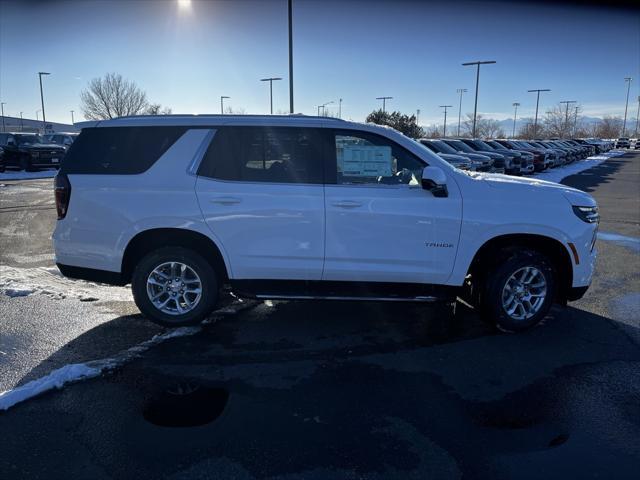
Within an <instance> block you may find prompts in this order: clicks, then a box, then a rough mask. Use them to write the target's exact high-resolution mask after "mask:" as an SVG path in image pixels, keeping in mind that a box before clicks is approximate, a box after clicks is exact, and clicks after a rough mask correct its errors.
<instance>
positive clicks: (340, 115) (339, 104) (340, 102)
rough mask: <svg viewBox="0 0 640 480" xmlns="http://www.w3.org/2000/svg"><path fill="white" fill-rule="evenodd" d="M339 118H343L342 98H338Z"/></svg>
mask: <svg viewBox="0 0 640 480" xmlns="http://www.w3.org/2000/svg"><path fill="white" fill-rule="evenodd" d="M338 118H342V99H341V98H340V99H338Z"/></svg>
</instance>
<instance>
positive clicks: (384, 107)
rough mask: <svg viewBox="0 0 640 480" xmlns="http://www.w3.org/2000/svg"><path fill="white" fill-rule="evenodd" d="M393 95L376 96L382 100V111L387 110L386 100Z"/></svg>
mask: <svg viewBox="0 0 640 480" xmlns="http://www.w3.org/2000/svg"><path fill="white" fill-rule="evenodd" d="M392 98H393V97H376V100H382V113H385V112H386V111H387V100H391V99H392Z"/></svg>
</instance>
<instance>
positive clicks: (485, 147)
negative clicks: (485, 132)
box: [472, 140, 494, 152]
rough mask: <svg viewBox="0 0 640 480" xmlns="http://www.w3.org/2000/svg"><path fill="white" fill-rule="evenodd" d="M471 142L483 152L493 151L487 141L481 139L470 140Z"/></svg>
mask: <svg viewBox="0 0 640 480" xmlns="http://www.w3.org/2000/svg"><path fill="white" fill-rule="evenodd" d="M472 141H473V144H474V145H475V146H476V147H478V148H479V149H480V150H482V151H484V152H493V151H494V149H493V148H491V147H490V146H489V142H484V141H482V140H472Z"/></svg>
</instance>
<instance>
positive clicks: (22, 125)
mask: <svg viewBox="0 0 640 480" xmlns="http://www.w3.org/2000/svg"><path fill="white" fill-rule="evenodd" d="M23 130H24V121H23V119H22V112H20V131H21V132H22V131H23Z"/></svg>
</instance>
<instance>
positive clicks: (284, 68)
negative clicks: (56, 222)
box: [0, 0, 640, 125]
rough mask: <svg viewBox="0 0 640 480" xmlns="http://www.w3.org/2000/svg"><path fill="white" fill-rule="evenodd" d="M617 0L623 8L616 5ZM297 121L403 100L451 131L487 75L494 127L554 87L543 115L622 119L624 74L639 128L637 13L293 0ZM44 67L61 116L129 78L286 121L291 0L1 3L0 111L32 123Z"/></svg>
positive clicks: (172, 101)
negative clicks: (84, 97) (92, 89)
mask: <svg viewBox="0 0 640 480" xmlns="http://www.w3.org/2000/svg"><path fill="white" fill-rule="evenodd" d="M614 3H615V2H614ZM293 22H294V23H293V35H294V41H293V48H294V99H295V111H296V112H300V113H305V114H309V115H315V114H316V113H317V106H318V105H320V104H323V103H326V102H331V101H333V102H335V103H334V104H329V105H328V106H327V109H328V111H329V113H332V114H334V115H335V114H336V113H337V105H338V99H339V98H342V99H343V102H342V117H343V118H347V119H352V120H355V121H364V119H365V117H366V115H367V114H368V113H369V112H371V111H372V110H374V109H376V108H380V107H381V102H380V101H379V100H376V97H380V96H391V97H393V99H391V100H389V101H388V102H387V110H399V111H401V112H403V113H415V112H416V110H417V109H420V111H421V113H420V123H421V124H423V125H426V124H430V123H435V122H440V121H441V119H442V109H441V108H439V106H440V105H453V108H452V109H450V111H449V115H452V116H457V112H458V102H459V97H458V94H457V93H456V89H458V88H466V89H468V93H466V94H465V96H464V97H463V105H462V113H463V115H464V114H465V113H467V112H472V111H473V93H474V90H475V74H476V71H475V67H463V66H461V63H463V62H470V61H476V60H495V61H496V62H497V63H496V64H495V65H486V66H483V67H481V74H480V85H479V97H478V112H479V113H482V114H484V115H485V116H487V117H491V118H496V119H498V120H502V119H506V118H511V117H512V115H513V107H512V104H513V102H520V103H521V106H520V107H519V113H518V115H519V116H523V117H526V116H532V115H533V113H534V110H535V100H536V98H535V94H533V93H527V90H530V89H535V88H549V89H551V92H548V93H543V94H542V95H541V100H540V111H541V112H542V111H543V110H544V109H545V108H549V107H551V106H553V105H555V104H557V102H559V101H561V100H576V101H578V102H580V104H581V106H582V107H583V113H584V114H585V115H589V116H604V115H620V116H622V115H623V113H624V105H625V96H626V84H625V81H624V78H625V77H633V81H632V84H631V94H630V113H629V116H630V118H633V117H634V116H635V112H636V108H637V105H638V103H637V98H638V95H639V94H640V88H639V87H640V13H639V10H629V9H625V8H622V7H608V8H605V7H597V6H589V5H585V4H583V3H576V4H571V3H553V2H543V3H525V2H506V1H502V2H481V1H469V2H455V1H452V2H436V1H433V2H418V1H401V0H396V1H391V0H389V1H381V0H378V1H376V0H373V1H364V0H363V1H358V0H351V1H350V0H340V1H338V0H335V1H334V0H324V1H321V0H293ZM39 71H46V72H51V75H50V76H47V77H43V87H44V95H45V110H46V114H47V119H48V120H50V121H57V122H65V123H69V122H70V119H71V114H70V110H75V112H76V113H75V120H76V121H79V120H81V119H82V113H81V106H80V92H81V91H82V90H83V89H84V88H86V86H87V83H88V82H89V81H90V80H91V79H92V78H95V77H100V76H102V75H104V74H105V73H107V72H117V73H120V74H122V75H123V76H124V77H125V78H127V79H129V80H132V81H134V82H135V83H136V84H137V85H138V86H140V87H141V88H142V89H144V90H145V91H146V93H147V96H148V99H149V100H150V101H151V102H153V103H160V104H162V105H163V106H167V107H170V108H171V109H172V111H173V113H189V114H191V113H198V114H204V113H219V111H220V96H221V95H226V96H229V97H231V98H230V99H228V100H225V102H226V103H225V105H226V106H227V105H228V106H231V107H232V108H234V109H242V110H243V111H244V112H246V113H258V114H261V113H269V87H268V83H266V82H260V81H259V80H260V78H264V77H282V78H283V80H282V81H279V82H274V84H273V102H274V111H275V112H277V111H282V112H283V113H284V112H288V107H289V90H288V88H289V85H288V31H287V1H286V0H235V1H234V0H223V1H213V0H208V1H198V0H192V1H189V0H159V1H154V0H111V1H98V0H88V1H53V0H49V1H44V0H38V1H28V0H27V1H21V2H13V1H6V0H5V1H0V101H2V102H5V105H4V109H5V115H8V116H19V112H20V111H23V112H24V117H25V118H35V116H36V110H38V109H40V108H41V107H40V91H39V84H38V74H37V72H39Z"/></svg>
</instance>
